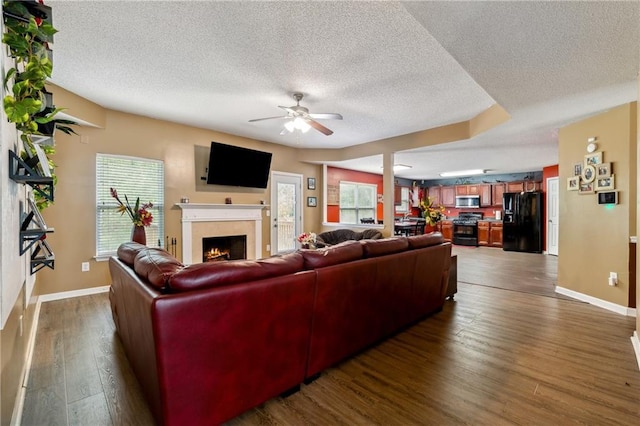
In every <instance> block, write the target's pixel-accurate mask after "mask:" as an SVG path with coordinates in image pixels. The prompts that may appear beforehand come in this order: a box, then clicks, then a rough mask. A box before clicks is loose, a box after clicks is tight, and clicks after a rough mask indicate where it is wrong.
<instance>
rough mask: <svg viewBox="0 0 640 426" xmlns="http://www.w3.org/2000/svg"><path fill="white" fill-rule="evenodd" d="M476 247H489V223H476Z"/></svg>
mask: <svg viewBox="0 0 640 426" xmlns="http://www.w3.org/2000/svg"><path fill="white" fill-rule="evenodd" d="M478 245H479V246H488V245H489V222H484V221H478Z"/></svg>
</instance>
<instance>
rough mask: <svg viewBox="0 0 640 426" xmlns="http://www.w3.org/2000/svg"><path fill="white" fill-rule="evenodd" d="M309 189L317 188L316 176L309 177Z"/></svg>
mask: <svg viewBox="0 0 640 426" xmlns="http://www.w3.org/2000/svg"><path fill="white" fill-rule="evenodd" d="M307 189H312V190H313V189H316V178H307Z"/></svg>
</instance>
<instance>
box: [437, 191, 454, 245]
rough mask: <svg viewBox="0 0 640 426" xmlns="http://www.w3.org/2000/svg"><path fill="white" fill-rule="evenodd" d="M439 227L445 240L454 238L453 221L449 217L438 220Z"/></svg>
mask: <svg viewBox="0 0 640 426" xmlns="http://www.w3.org/2000/svg"><path fill="white" fill-rule="evenodd" d="M452 188H453V187H452ZM437 229H438V231H439V232H441V233H442V236H443V237H444V240H445V241H452V240H453V221H451V220H447V219H444V220H441V221H440V222H438V226H437Z"/></svg>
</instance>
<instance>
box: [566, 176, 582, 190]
mask: <svg viewBox="0 0 640 426" xmlns="http://www.w3.org/2000/svg"><path fill="white" fill-rule="evenodd" d="M579 187H580V176H572V177H570V178H567V191H577V190H578V188H579Z"/></svg>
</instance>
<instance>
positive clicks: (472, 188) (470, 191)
mask: <svg viewBox="0 0 640 426" xmlns="http://www.w3.org/2000/svg"><path fill="white" fill-rule="evenodd" d="M467 195H480V185H467Z"/></svg>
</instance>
